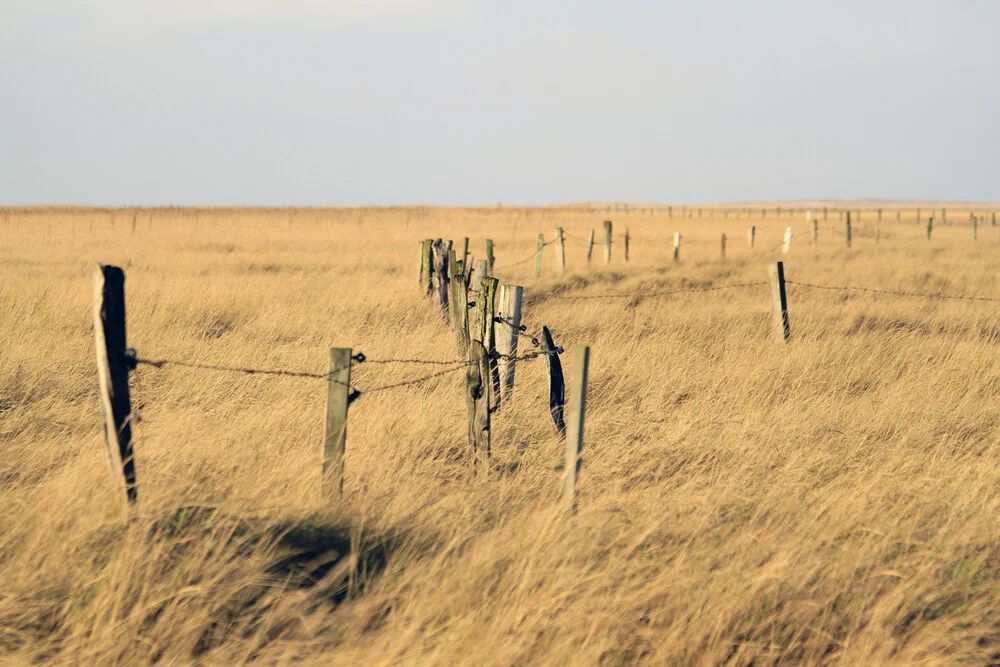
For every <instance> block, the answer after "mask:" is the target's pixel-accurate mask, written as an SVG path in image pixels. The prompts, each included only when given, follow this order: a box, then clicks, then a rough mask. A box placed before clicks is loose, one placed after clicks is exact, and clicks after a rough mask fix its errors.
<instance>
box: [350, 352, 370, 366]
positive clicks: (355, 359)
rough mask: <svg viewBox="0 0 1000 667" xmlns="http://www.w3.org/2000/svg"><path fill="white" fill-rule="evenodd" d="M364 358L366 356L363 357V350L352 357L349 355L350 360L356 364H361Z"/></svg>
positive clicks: (365, 358)
mask: <svg viewBox="0 0 1000 667" xmlns="http://www.w3.org/2000/svg"><path fill="white" fill-rule="evenodd" d="M366 360H367V357H365V353H364V352H358V353H357V354H355V355H354V356H353V357H351V361H353V362H354V363H357V364H363V363H365V361H366Z"/></svg>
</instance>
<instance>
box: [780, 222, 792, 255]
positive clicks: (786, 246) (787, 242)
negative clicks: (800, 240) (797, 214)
mask: <svg viewBox="0 0 1000 667" xmlns="http://www.w3.org/2000/svg"><path fill="white" fill-rule="evenodd" d="M791 249H792V228H791V227H785V238H784V240H783V241H782V243H781V252H782V253H784V254H786V255H787V254H788V251H789V250H791Z"/></svg>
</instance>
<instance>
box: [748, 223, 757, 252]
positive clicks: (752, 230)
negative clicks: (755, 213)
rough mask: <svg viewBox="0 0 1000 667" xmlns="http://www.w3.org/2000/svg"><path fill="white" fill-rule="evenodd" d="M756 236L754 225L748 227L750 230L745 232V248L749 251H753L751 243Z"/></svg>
mask: <svg viewBox="0 0 1000 667" xmlns="http://www.w3.org/2000/svg"><path fill="white" fill-rule="evenodd" d="M756 236H757V227H755V226H754V225H750V229H748V230H747V246H749V247H750V249H751V250H753V242H754V239H755V238H756Z"/></svg>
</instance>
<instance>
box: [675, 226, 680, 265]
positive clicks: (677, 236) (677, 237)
mask: <svg viewBox="0 0 1000 667" xmlns="http://www.w3.org/2000/svg"><path fill="white" fill-rule="evenodd" d="M679 261H681V233H680V232H674V263H677V262H679Z"/></svg>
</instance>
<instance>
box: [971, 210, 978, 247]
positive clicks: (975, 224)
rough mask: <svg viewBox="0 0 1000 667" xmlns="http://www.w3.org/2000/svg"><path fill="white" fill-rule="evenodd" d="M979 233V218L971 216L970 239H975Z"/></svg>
mask: <svg viewBox="0 0 1000 667" xmlns="http://www.w3.org/2000/svg"><path fill="white" fill-rule="evenodd" d="M978 235H979V218H977V217H976V216H972V240H973V241H975V240H976V237H977V236H978Z"/></svg>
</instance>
